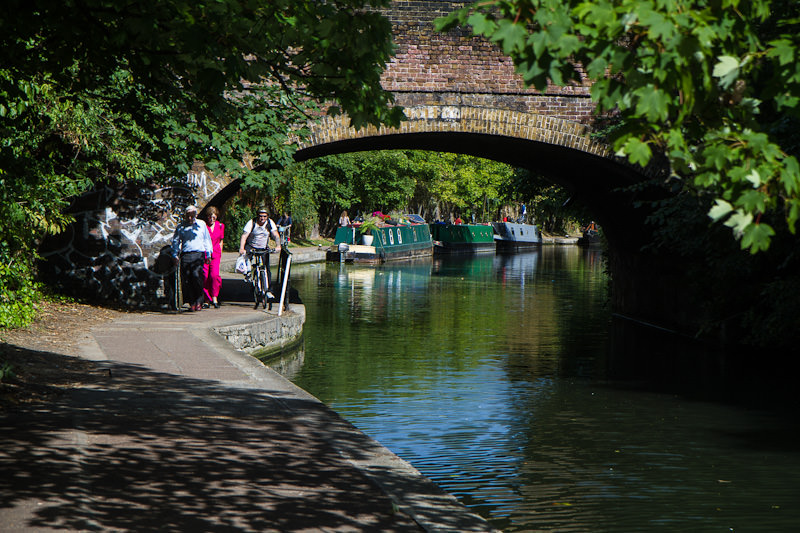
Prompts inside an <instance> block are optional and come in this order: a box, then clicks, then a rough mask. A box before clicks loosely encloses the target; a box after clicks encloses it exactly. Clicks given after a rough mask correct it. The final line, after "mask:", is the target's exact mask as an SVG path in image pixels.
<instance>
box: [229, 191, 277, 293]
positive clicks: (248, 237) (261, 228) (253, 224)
mask: <svg viewBox="0 0 800 533" xmlns="http://www.w3.org/2000/svg"><path fill="white" fill-rule="evenodd" d="M270 235H272V238H273V239H275V251H276V252H280V251H281V238H280V235H278V227H277V226H276V225H275V222H273V221H272V219H271V218H269V212H268V211H267V208H266V207H260V208H259V209H258V211H256V217H255V218H254V219H252V220H248V221H247V224H245V225H244V229H243V230H242V238H241V240H240V243H239V254H240V255H244V254H245V253H246V254H247V256H248V257H247V258H248V260H251V261H252V254H253V252H259V253H264V252H266V251H267V245H268V244H269V237H270ZM264 262H265V264H266V267H267V283H268V284H269V280H270V279H271V278H272V274H271V273H270V271H269V260H268V259H267V258H265V261H264ZM267 297H268V298H270V299H274V298H275V296H274V295H273V294H272V292H271V291H269V290H268V291H267Z"/></svg>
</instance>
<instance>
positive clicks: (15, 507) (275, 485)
mask: <svg viewBox="0 0 800 533" xmlns="http://www.w3.org/2000/svg"><path fill="white" fill-rule="evenodd" d="M231 300H232V301H227V300H226V301H224V304H223V305H222V307H221V308H220V309H210V310H204V311H200V312H198V313H182V314H174V313H173V314H166V313H133V314H130V315H127V316H125V317H123V318H120V319H117V320H114V321H112V322H109V323H106V324H104V325H102V326H100V327H97V328H95V329H93V330H92V336H91V338H90V339H89V341H88V342H87V343H86V344H85V345H84V346H83V355H84V357H87V358H90V359H93V360H96V361H99V363H98V364H99V367H100V371H99V375H97V376H94V379H93V380H92V381H93V383H91V384H90V385H87V386H83V387H79V388H72V389H69V391H68V392H67V394H66V395H65V396H64V397H63V398H61V399H60V400H59V401H58V402H56V403H52V404H49V405H42V404H39V405H29V406H22V407H21V408H20V409H19V410H17V411H15V412H13V413H5V414H3V415H1V416H0V531H4V532H8V531H52V530H62V531H63V530H70V531H154V530H165V531H268V532H273V531H274V532H301V531H302V532H316V531H325V532H334V531H336V532H339V531H341V532H345V531H370V532H394V531H397V532H401V531H459V532H467V531H491V528H489V527H488V525H487V524H486V523H485V522H484V521H483V520H482V519H480V518H479V517H477V516H476V515H473V514H471V513H469V512H468V511H467V509H466V508H464V507H463V506H462V505H460V504H459V503H458V502H457V501H456V500H455V499H454V498H453V497H452V496H450V495H447V494H445V493H443V492H442V491H441V490H440V489H439V488H438V487H436V486H435V485H434V484H433V483H431V482H430V481H429V480H427V479H425V478H424V477H422V476H421V475H420V474H419V473H418V472H417V471H416V470H414V469H413V468H412V467H411V466H410V465H408V464H407V463H405V462H404V461H402V460H400V459H399V458H398V457H396V456H395V455H394V454H392V453H391V452H389V451H388V450H386V449H385V448H383V447H382V446H380V445H379V444H378V443H377V442H375V441H374V440H372V439H370V438H369V437H367V436H365V435H364V434H362V433H361V432H359V431H357V430H356V429H355V428H354V427H353V426H351V425H350V424H349V423H347V422H345V421H344V420H342V419H341V418H339V417H338V416H337V415H336V414H335V413H333V412H332V411H330V410H329V409H328V408H326V407H325V406H324V405H322V404H321V403H320V402H319V401H317V400H316V399H315V398H313V397H312V396H310V395H309V394H307V393H306V392H304V391H303V390H301V389H299V388H298V387H295V386H294V385H293V384H292V383H290V382H288V381H287V380H285V379H283V378H282V377H281V376H279V375H278V374H276V373H275V372H273V371H272V370H270V369H269V368H267V367H265V366H263V365H262V364H261V363H260V362H258V361H256V360H255V359H253V358H252V357H250V356H248V355H246V354H244V353H242V352H238V351H236V350H234V349H233V348H232V347H231V345H229V344H228V343H227V342H226V341H225V340H224V339H223V338H222V337H220V336H219V335H217V334H216V333H215V332H214V331H213V327H214V326H219V325H228V324H232V323H237V322H242V321H251V320H254V319H255V320H278V317H277V316H276V313H277V309H276V308H277V306H274V309H275V310H274V311H272V312H264V311H261V310H259V311H254V310H253V309H252V307H251V304H250V303H248V302H245V301H240V302H237V301H235V300H236V299H235V298H232V299H231ZM289 312H290V313H291V312H292V311H291V309H290V311H289ZM254 317H255V318H254Z"/></svg>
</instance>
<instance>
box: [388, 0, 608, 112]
mask: <svg viewBox="0 0 800 533" xmlns="http://www.w3.org/2000/svg"><path fill="white" fill-rule="evenodd" d="M463 5H464V2H451V1H446V0H395V1H394V2H392V4H391V6H390V7H389V8H387V9H385V10H384V14H385V15H386V16H387V17H388V18H389V20H390V21H391V22H392V25H393V28H394V30H393V34H394V39H395V43H396V44H397V51H396V54H395V57H394V59H393V60H392V61H391V63H390V64H389V65H388V66H387V69H386V71H385V73H384V75H383V85H384V87H385V88H386V89H388V90H391V91H392V92H394V93H395V94H396V96H397V101H398V103H399V104H400V105H403V106H417V105H436V104H439V105H466V106H472V107H492V108H495V109H508V110H513V111H519V112H528V113H537V114H544V115H548V116H553V117H558V118H563V119H565V120H571V121H575V122H582V123H587V122H589V121H590V118H591V113H592V109H593V105H592V103H591V101H590V99H589V83H588V82H584V83H582V84H580V85H572V86H567V87H558V86H555V85H551V86H549V87H548V88H547V90H546V91H544V93H540V92H538V91H536V90H534V89H529V88H526V87H525V84H524V83H523V81H522V77H521V76H519V75H518V74H516V73H515V72H514V65H513V64H512V62H511V59H510V58H508V57H507V56H505V55H503V53H502V51H501V50H500V49H499V48H498V47H497V46H496V45H494V44H492V43H490V42H489V41H487V40H485V39H481V38H475V37H471V36H470V35H469V34H468V33H467V32H466V31H465V30H462V29H458V28H457V29H454V30H451V31H449V32H447V33H444V34H443V33H438V32H436V31H435V30H434V28H433V21H434V20H435V19H436V18H437V17H440V16H443V15H446V14H447V13H449V12H451V11H453V10H455V9H457V8H459V7H462V6H463Z"/></svg>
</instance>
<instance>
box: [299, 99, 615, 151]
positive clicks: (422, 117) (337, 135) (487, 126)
mask: <svg viewBox="0 0 800 533" xmlns="http://www.w3.org/2000/svg"><path fill="white" fill-rule="evenodd" d="M404 111H405V115H406V117H407V119H408V120H406V121H405V122H403V123H402V124H401V125H400V126H399V127H398V128H388V127H385V126H381V127H375V126H367V127H365V128H362V129H360V130H356V129H355V128H353V127H351V126H350V125H349V119H348V118H347V117H346V116H342V115H340V116H337V117H324V118H323V119H322V120H320V121H317V122H313V123H311V124H309V127H310V131H311V133H310V135H309V136H308V137H307V138H306V139H304V140H303V141H301V142H300V143H299V149H300V150H302V149H305V148H311V147H314V146H320V145H324V144H329V143H334V142H338V141H346V140H352V139H363V138H369V137H376V136H384V135H402V134H415V133H446V132H454V133H456V132H457V133H475V134H486V135H499V136H505V137H514V138H518V139H526V140H530V141H536V142H542V143H547V144H552V145H557V146H563V147H566V148H572V149H575V150H580V151H582V152H587V153H591V154H594V155H597V156H600V157H605V158H611V157H613V154H612V152H611V150H610V148H609V146H608V145H606V144H603V143H600V142H597V141H595V140H593V139H592V138H591V137H590V136H589V133H590V131H591V130H590V128H589V127H588V126H586V125H585V124H580V123H577V122H571V121H568V120H564V119H560V118H556V117H552V116H546V115H538V114H534V113H522V112H518V111H511V110H505V109H490V108H477V107H471V106H452V105H444V106H433V105H427V106H417V107H410V108H405V109H404Z"/></svg>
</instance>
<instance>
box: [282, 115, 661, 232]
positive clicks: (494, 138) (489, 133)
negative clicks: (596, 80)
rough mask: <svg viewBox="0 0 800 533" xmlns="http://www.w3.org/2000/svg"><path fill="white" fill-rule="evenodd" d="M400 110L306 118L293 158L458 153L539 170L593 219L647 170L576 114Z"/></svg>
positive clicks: (540, 173) (647, 171) (616, 204)
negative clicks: (374, 117) (359, 121)
mask: <svg viewBox="0 0 800 533" xmlns="http://www.w3.org/2000/svg"><path fill="white" fill-rule="evenodd" d="M404 111H405V115H406V117H407V119H408V120H406V121H404V122H403V123H401V124H400V126H398V127H396V128H394V127H386V126H381V127H375V126H368V127H365V128H362V129H359V130H356V129H355V128H353V127H351V126H350V125H349V120H348V119H347V117H346V116H336V117H323V118H322V119H321V120H318V121H316V122H313V123H311V124H309V128H310V134H309V135H308V136H307V137H306V138H304V139H303V140H302V141H300V142H299V148H298V151H297V152H296V154H295V160H297V161H305V160H308V159H313V158H316V157H321V156H325V155H332V154H337V153H347V152H357V151H369V150H388V149H417V150H431V151H441V152H453V153H463V154H468V155H473V156H477V157H483V158H487V159H493V160H496V161H501V162H504V163H507V164H509V165H512V166H515V167H521V168H526V169H529V170H530V171H531V172H533V173H535V174H538V175H542V176H544V177H546V178H548V179H549V180H551V181H552V182H554V183H556V184H558V185H560V186H562V187H565V188H566V189H568V190H569V191H570V192H571V193H572V194H573V196H574V197H577V198H580V199H582V200H583V201H584V203H586V204H587V205H588V207H590V209H592V210H593V211H598V219H603V218H604V217H603V214H602V212H603V211H605V210H606V209H607V208H609V207H611V206H612V205H613V206H614V207H618V206H619V204H618V201H619V199H618V198H616V196H618V191H619V188H621V187H625V186H628V185H631V184H633V183H636V182H637V181H641V180H642V178H643V177H644V176H645V175H647V174H650V173H651V172H650V171H649V170H644V169H641V168H640V167H635V166H632V165H630V164H628V163H627V162H626V161H625V160H623V159H621V158H619V157H617V156H615V155H614V153H613V152H612V150H611V148H610V146H608V145H607V144H605V143H603V142H601V141H598V140H597V139H594V138H592V137H591V135H590V133H591V128H590V127H589V126H587V125H585V124H581V123H577V122H574V121H569V120H565V119H562V118H558V117H554V116H550V115H542V114H536V113H530V112H524V111H515V110H509V109H498V108H488V107H473V106H465V105H419V106H412V107H407V108H404ZM612 198H614V201H613V202H612V201H611V200H612Z"/></svg>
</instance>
